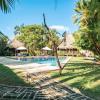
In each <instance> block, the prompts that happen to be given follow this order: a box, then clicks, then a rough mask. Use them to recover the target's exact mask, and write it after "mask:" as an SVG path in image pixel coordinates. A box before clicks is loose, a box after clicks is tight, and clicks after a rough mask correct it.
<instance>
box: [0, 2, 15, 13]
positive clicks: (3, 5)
mask: <svg viewBox="0 0 100 100" xmlns="http://www.w3.org/2000/svg"><path fill="white" fill-rule="evenodd" d="M14 5H15V0H0V9H1V10H2V11H3V12H4V13H8V12H11V9H12V8H13V7H14Z"/></svg>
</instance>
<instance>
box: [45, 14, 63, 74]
mask: <svg viewBox="0 0 100 100" xmlns="http://www.w3.org/2000/svg"><path fill="white" fill-rule="evenodd" d="M43 19H44V28H45V30H46V31H47V32H46V34H47V38H48V39H49V40H50V41H52V46H53V52H54V54H55V56H56V59H57V63H58V66H59V74H60V75H61V74H62V70H63V68H64V66H63V67H62V66H61V63H60V61H59V57H58V49H57V47H58V45H59V44H58V43H57V41H56V39H55V38H54V35H53V34H52V30H51V29H50V28H49V27H48V26H47V24H46V19H45V14H43Z"/></svg>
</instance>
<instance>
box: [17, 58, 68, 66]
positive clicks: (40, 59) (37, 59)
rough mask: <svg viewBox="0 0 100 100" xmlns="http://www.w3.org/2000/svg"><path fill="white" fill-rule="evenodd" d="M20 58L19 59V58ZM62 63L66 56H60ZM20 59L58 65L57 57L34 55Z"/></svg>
mask: <svg viewBox="0 0 100 100" xmlns="http://www.w3.org/2000/svg"><path fill="white" fill-rule="evenodd" d="M17 60H18V59H17ZM59 60H60V62H61V63H63V62H64V61H65V60H66V57H59ZM20 61H25V62H32V63H38V64H50V65H51V66H58V64H57V59H56V57H54V56H52V57H44V56H43V57H32V58H20Z"/></svg>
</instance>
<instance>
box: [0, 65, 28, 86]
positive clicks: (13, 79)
mask: <svg viewBox="0 0 100 100" xmlns="http://www.w3.org/2000/svg"><path fill="white" fill-rule="evenodd" d="M0 84H6V85H17V86H18V85H23V86H24V85H28V84H27V83H25V81H24V80H23V79H22V78H21V77H20V76H18V74H16V73H15V72H14V71H13V70H12V69H9V68H8V67H6V66H4V65H2V64H0Z"/></svg>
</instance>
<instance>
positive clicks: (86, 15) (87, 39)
mask: <svg viewBox="0 0 100 100" xmlns="http://www.w3.org/2000/svg"><path fill="white" fill-rule="evenodd" d="M75 11H76V13H77V14H76V15H75V16H74V19H75V20H74V22H75V23H76V24H78V25H79V30H78V33H79V34H80V35H77V34H76V37H77V36H79V37H78V39H77V43H78V45H79V46H80V47H81V48H83V49H88V50H91V51H93V52H94V53H95V54H97V55H100V1H99V0H79V1H78V2H77V4H76V7H75Z"/></svg>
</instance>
